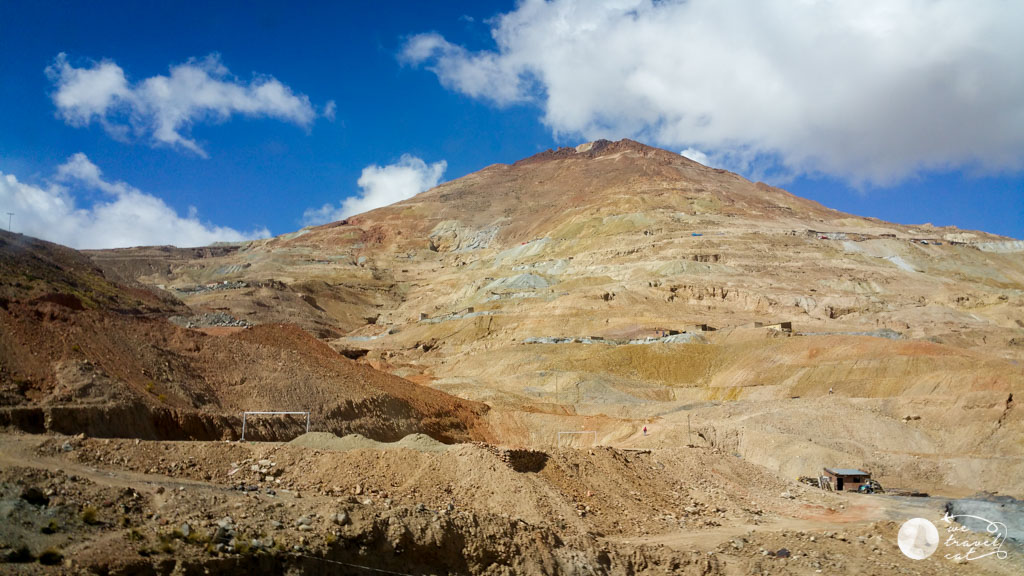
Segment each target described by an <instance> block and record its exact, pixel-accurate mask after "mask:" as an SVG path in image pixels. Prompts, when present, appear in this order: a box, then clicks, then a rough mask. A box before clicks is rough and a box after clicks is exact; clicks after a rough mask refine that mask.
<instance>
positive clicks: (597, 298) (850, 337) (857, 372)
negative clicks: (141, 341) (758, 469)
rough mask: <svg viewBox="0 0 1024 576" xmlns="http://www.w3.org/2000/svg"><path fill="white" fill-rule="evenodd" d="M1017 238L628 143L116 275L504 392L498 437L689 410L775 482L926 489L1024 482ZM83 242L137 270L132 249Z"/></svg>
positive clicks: (666, 433)
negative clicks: (878, 211) (855, 471)
mask: <svg viewBox="0 0 1024 576" xmlns="http://www.w3.org/2000/svg"><path fill="white" fill-rule="evenodd" d="M1022 251H1024V246H1022V245H1021V244H1020V243H1019V242H1015V241H1012V240H1011V239H1007V238H1000V237H997V236H993V235H989V234H986V233H983V232H965V231H962V230H958V229H956V228H952V227H950V228H935V227H932V226H930V225H921V226H905V225H897V224H891V223H887V222H883V221H880V220H877V219H872V218H864V217H858V216H852V215H849V214H844V213H841V212H837V211H834V210H830V209H827V208H825V207H822V206H821V205H819V204H817V203H814V202H811V201H808V200H805V199H801V198H798V197H795V196H793V195H791V194H789V193H787V192H785V191H783V190H780V189H777V188H773V187H770V186H766V185H764V184H761V183H751V182H749V181H747V180H745V179H743V178H741V177H739V176H737V175H735V174H731V173H728V172H725V171H722V170H715V169H711V168H707V167H704V166H701V165H699V164H697V163H694V162H692V161H689V160H687V159H686V158H683V157H681V156H679V155H678V154H674V153H671V152H667V151H664V150H658V149H655V148H650V147H647V146H644V145H642V144H638V143H636V142H632V141H628V140H623V141H620V142H606V141H599V142H594V143H588V144H584V145H581V146H579V147H577V148H575V149H573V148H564V149H559V150H555V151H549V152H545V153H542V154H538V155H537V156H534V157H531V158H528V159H526V160H523V161H520V162H517V163H516V164H513V165H495V166H491V167H488V168H486V169H484V170H481V171H480V172H477V173H474V174H470V175H468V176H466V177H464V178H460V179H458V180H454V181H452V182H448V183H445V184H443V185H441V186H438V187H437V188H435V189H432V190H430V191H427V192H425V193H423V194H420V195H418V196H416V197H414V198H412V199H410V200H407V201H404V202H400V203H398V204H395V205H392V206H388V207H385V208H381V209H378V210H374V211H372V212H369V213H366V214H361V215H358V216H355V217H352V218H350V219H348V220H347V221H342V222H336V223H333V224H329V225H326V226H321V227H316V228H309V229H304V230H301V231H299V232H296V233H294V234H288V235H284V236H280V237H277V238H274V239H270V240H266V241H259V242H251V243H247V244H244V245H241V246H238V247H237V250H231V251H229V252H228V251H226V252H225V253H223V254H219V253H213V252H211V253H209V254H202V255H201V256H203V257H202V258H192V259H187V260H186V261H183V262H179V263H172V265H170V266H169V267H161V266H151V267H150V271H145V273H140V274H137V275H135V276H133V277H135V278H137V279H138V280H140V281H143V282H147V283H151V284H159V285H165V286H168V287H169V288H171V289H172V290H173V289H177V290H178V292H176V294H178V295H179V296H180V297H181V298H182V299H183V300H184V301H185V302H186V303H187V304H189V305H190V306H192V307H193V308H194V309H195V311H196V312H197V313H198V312H204V311H206V312H209V311H217V310H220V311H225V312H231V313H233V314H234V315H235V316H237V317H239V318H241V319H244V320H246V321H248V322H252V323H261V322H268V321H269V322H276V321H279V317H278V315H279V314H281V311H282V310H285V311H287V314H288V315H289V316H291V317H293V318H294V319H295V322H296V323H298V324H299V325H300V326H302V327H303V328H305V329H307V330H308V331H310V332H312V333H314V334H317V335H319V336H320V337H322V338H326V339H328V340H329V341H330V343H331V345H332V346H333V347H335V348H336V349H339V350H342V351H344V352H345V353H346V354H348V355H350V356H352V357H360V356H362V359H363V361H365V362H369V363H370V364H372V365H374V366H376V367H378V368H382V369H384V370H387V371H389V372H391V373H393V374H396V375H400V376H404V377H407V378H410V379H412V380H414V381H417V382H421V383H429V384H430V385H431V386H433V387H435V388H438V389H441V390H444V391H447V392H450V393H453V394H456V395H458V396H461V397H464V398H468V399H474V400H481V401H485V402H487V403H488V404H490V405H492V406H494V407H496V408H498V410H497V411H492V413H491V415H490V416H489V421H490V423H491V425H492V426H493V427H494V430H495V434H496V436H497V437H500V438H502V439H504V440H505V441H507V442H510V443H524V444H529V445H533V446H550V445H554V444H557V443H558V441H559V439H558V434H557V433H558V432H559V431H566V430H579V429H580V428H581V427H583V428H585V429H587V430H594V431H595V432H597V440H598V442H603V443H614V444H619V445H631V444H635V443H640V444H642V443H652V442H653V443H657V442H667V443H680V442H683V443H685V442H688V441H689V439H690V438H691V437H692V427H691V426H688V425H687V421H688V420H690V421H693V422H699V423H700V425H701V426H704V427H706V428H709V429H710V428H711V427H713V428H714V429H715V430H716V431H718V432H720V434H719V436H720V437H721V438H730V439H731V440H730V442H733V444H735V446H733V447H738V448H740V449H739V450H737V452H740V453H742V452H743V450H742V448H743V446H750V447H751V449H750V450H749V451H748V452H747V453H746V456H747V457H749V458H751V459H755V460H756V461H758V462H760V463H763V464H765V465H768V466H769V467H771V468H774V469H776V470H779V471H782V472H784V473H786V474H787V475H791V474H816V473H817V472H819V471H820V468H821V467H822V466H824V465H839V464H843V465H849V466H869V465H873V466H876V468H878V469H879V470H880V471H881V474H882V476H883V480H889V479H892V480H893V481H898V482H900V483H903V482H905V480H900V479H901V478H905V477H906V475H912V476H913V477H915V478H918V477H919V476H920V471H921V470H933V469H934V470H936V471H937V474H938V479H937V480H936V481H935V486H936V487H937V488H940V489H942V488H946V489H950V490H965V489H968V487H974V488H987V489H994V490H1003V491H1009V492H1013V493H1016V494H1022V493H1024V484H1022V483H1021V482H1022V481H1021V480H1020V478H1022V477H1024V474H1020V472H1021V471H1024V464H1022V462H1024V461H1022V456H1024V444H1022V441H1021V438H1022V437H1024V434H1022V432H1024V428H1022V426H1024V425H1022V422H1021V418H1020V416H1019V409H1017V408H1015V405H1014V402H1013V400H1012V398H1013V395H1016V396H1017V397H1018V398H1020V394H1021V393H1024V390H1022V388H1024V368H1022V365H1021V364H1020V362H1021V361H1022V360H1024V346H1022V344H1024V256H1022V254H1024V252H1022ZM91 255H92V257H93V258H94V260H95V261H96V262H97V263H99V264H100V265H101V266H102V267H104V268H105V269H118V270H129V269H130V268H131V267H135V269H138V270H143V268H142V267H141V266H139V263H138V261H137V259H138V258H141V257H142V256H143V255H140V254H139V253H138V252H137V251H136V252H133V251H117V252H114V251H105V252H97V253H92V254H91ZM225 282H226V283H225ZM267 286H273V288H267ZM268 290H270V291H269V292H268ZM275 298H276V299H275ZM785 322H789V323H791V325H785V324H780V323H785ZM757 323H761V324H764V325H763V326H759V325H758V324H757ZM773 325H774V327H773ZM712 329H713V330H712ZM675 332H679V334H674V333H675ZM334 333H337V334H338V335H339V336H340V337H335V334H334ZM363 354H365V356H363ZM830 390H831V391H832V392H833V394H831V395H830V394H829V391H830ZM796 397H799V398H796ZM758 414H759V415H760V416H758V419H757V427H756V429H755V428H753V427H751V426H748V425H747V424H745V423H744V422H745V420H746V419H747V418H748V417H754V415H758ZM688 417H689V418H688ZM918 417H919V418H918ZM644 423H648V424H651V425H652V426H653V427H654V428H655V429H657V430H659V434H658V435H657V436H655V437H653V438H652V437H647V438H644V437H641V436H639V434H638V432H639V429H640V428H641V427H642V426H643V424H644ZM837 423H841V424H837ZM954 429H955V432H951V430H954ZM882 431H884V434H883V433H882ZM908 439H913V440H908ZM766 442H776V443H785V444H786V445H787V446H790V447H791V448H786V449H785V450H783V449H781V448H779V447H778V446H776V447H775V448H773V449H772V450H773V451H771V452H769V451H768V450H766V449H765V447H766V446H770V445H771V444H766ZM922 460H924V461H926V462H925V463H924V464H922ZM958 462H968V464H964V465H960V464H958ZM964 470H977V471H979V473H977V474H970V473H966V472H964ZM982 472H983V473H982ZM979 478H981V479H980V480H979Z"/></svg>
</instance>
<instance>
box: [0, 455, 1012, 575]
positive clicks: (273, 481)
mask: <svg viewBox="0 0 1024 576" xmlns="http://www.w3.org/2000/svg"><path fill="white" fill-rule="evenodd" d="M342 440H343V442H342V443H341V444H336V445H335V446H336V447H343V446H363V447H359V448H355V449H345V450H322V449H316V448H310V447H307V446H304V444H311V443H312V444H314V445H315V444H316V443H317V442H321V443H322V442H323V441H324V438H322V437H321V438H320V439H319V440H317V439H316V438H313V439H302V438H300V439H299V440H297V441H296V442H293V443H291V444H281V443H237V442H212V443H211V442H154V441H136V440H114V439H91V438H84V437H81V436H79V437H47V436H24V435H4V436H3V437H2V442H0V515H2V516H3V518H4V520H5V521H4V522H3V524H2V527H0V536H2V537H0V542H2V543H3V544H2V545H0V546H2V549H0V555H2V556H0V558H2V559H3V561H4V563H3V564H0V568H2V571H3V572H4V573H12V574H36V573H39V574H46V573H53V574H56V573H67V572H72V573H95V574H137V573H157V574H171V573H174V574H193V573H194V574H199V573H206V574H243V573H253V572H257V571H259V572H263V573H294V574H300V573H301V574H308V573H325V574H328V573H330V574H335V573H352V574H358V573H363V572H365V571H366V570H368V569H370V568H373V569H378V570H388V571H392V572H395V573H401V574H554V573H560V574H605V573H612V574H627V573H631V574H814V573H847V574H869V573H870V574H881V573H893V574H1014V573H1019V572H1018V571H1019V570H1020V569H1021V567H1022V566H1024V564H1022V562H1021V560H1022V559H1024V556H1022V555H1021V554H1020V551H1017V550H1014V549H1011V550H1012V552H1011V556H1010V558H1008V559H1007V560H996V559H993V558H989V559H982V560H977V561H975V562H973V563H956V562H953V561H950V560H946V559H943V558H941V557H939V556H938V555H936V556H935V557H932V558H931V559H928V560H923V561H914V560H911V559H909V558H907V557H906V556H904V555H903V554H902V553H901V552H900V551H899V549H898V548H897V546H896V539H895V535H896V532H897V531H898V530H899V526H900V524H901V523H902V522H903V521H904V520H905V519H908V518H910V517H912V516H918V515H923V516H925V517H933V518H934V519H935V520H936V521H938V518H941V508H940V505H939V503H937V502H931V501H923V502H914V501H910V500H905V499H896V498H886V497H880V496H865V495H857V494H852V495H844V494H834V493H826V492H822V491H820V490H817V489H813V488H809V487H807V486H804V485H800V484H796V483H794V482H787V481H784V480H782V479H778V478H775V477H773V476H772V475H771V474H764V473H759V472H758V471H756V470H755V469H754V468H756V467H755V466H753V465H751V464H748V463H746V462H744V461H743V460H742V459H737V458H736V457H734V456H731V455H725V454H722V453H720V452H718V451H715V450H712V449H704V448H680V449H654V450H650V451H646V450H632V451H631V450H619V449H613V448H608V447H595V448H593V449H585V450H578V449H563V450H556V451H553V452H550V453H541V452H531V453H530V454H529V456H527V454H526V451H523V452H522V453H519V452H515V451H512V452H511V454H510V451H508V450H507V449H502V448H498V447H493V446H490V445H483V444H460V445H451V446H447V447H444V448H441V449H439V448H438V446H436V445H434V443H432V442H430V441H424V440H410V441H408V442H407V443H405V445H403V446H402V447H387V446H381V447H379V448H380V449H377V448H369V447H366V446H367V445H366V444H365V442H372V441H368V440H365V439H364V440H358V439H351V440H346V439H342ZM361 442H362V444H360V443H361Z"/></svg>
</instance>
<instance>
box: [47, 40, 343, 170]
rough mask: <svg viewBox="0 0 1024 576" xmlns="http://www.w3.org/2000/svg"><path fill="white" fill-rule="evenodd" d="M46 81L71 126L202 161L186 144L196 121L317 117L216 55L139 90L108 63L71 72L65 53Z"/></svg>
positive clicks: (297, 97)
mask: <svg viewBox="0 0 1024 576" xmlns="http://www.w3.org/2000/svg"><path fill="white" fill-rule="evenodd" d="M46 74H47V76H48V77H49V78H50V80H51V81H52V82H53V83H54V85H55V87H56V90H55V91H54V92H53V94H52V97H53V103H54V104H55V105H56V106H57V113H58V115H59V116H60V117H61V118H63V119H64V121H65V122H67V123H68V124H69V125H71V126H78V127H81V126H87V125H89V124H90V123H92V122H93V121H96V122H98V123H99V124H101V125H102V126H103V127H104V129H106V130H107V132H108V133H109V134H110V135H111V136H113V137H115V138H118V139H122V140H123V139H127V138H128V137H129V136H131V135H134V136H137V137H145V138H149V139H151V140H152V142H153V143H157V144H165V145H170V146H180V147H182V148H185V149H188V150H191V151H192V152H195V153H196V154H199V155H200V156H204V157H205V156H206V153H205V152H204V151H203V149H202V148H201V147H200V146H199V144H197V143H196V142H195V140H193V139H191V138H189V137H188V132H189V128H191V126H192V125H193V124H195V123H197V122H203V121H216V122H223V121H226V120H227V119H228V118H230V117H231V116H232V115H233V114H241V115H244V116H256V117H268V118H275V119H278V120H284V121H286V122H292V123H294V124H298V125H299V126H304V127H308V126H309V125H310V124H312V123H313V121H314V120H315V119H316V116H317V114H316V112H315V110H314V108H313V106H312V104H310V101H309V97H307V96H305V95H303V94H295V93H293V92H292V90H291V88H289V87H287V86H285V85H284V84H282V83H281V82H279V81H278V80H276V79H274V78H272V77H270V76H256V77H254V78H253V80H252V81H251V82H248V83H243V82H240V81H239V80H238V79H237V78H235V77H233V76H231V75H230V73H229V72H228V69H227V68H226V67H225V66H224V65H223V64H222V63H221V61H220V57H219V56H218V55H216V54H211V55H210V56H207V57H206V58H203V59H201V60H197V59H194V58H193V59H190V60H189V61H187V62H185V63H184V64H178V65H175V66H171V69H170V74H169V75H168V76H153V77H151V78H147V79H145V80H143V81H141V82H138V83H136V84H131V83H130V82H129V81H128V80H127V78H126V77H125V74H124V70H122V69H121V67H120V66H118V65H117V64H115V63H114V62H112V61H110V60H103V61H102V62H94V63H92V65H91V66H89V67H85V68H75V67H74V66H72V65H71V64H69V63H68V59H67V57H66V56H65V55H64V54H63V53H61V54H58V55H57V58H56V59H55V60H54V63H53V64H52V65H51V66H49V67H48V68H47V69H46ZM333 114H334V105H333V102H329V103H328V104H327V105H326V107H325V115H330V116H333Z"/></svg>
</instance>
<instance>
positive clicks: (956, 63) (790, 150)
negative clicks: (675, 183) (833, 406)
mask: <svg viewBox="0 0 1024 576" xmlns="http://www.w3.org/2000/svg"><path fill="white" fill-rule="evenodd" d="M211 4H212V3H211ZM621 4H622V3H619V4H618V5H614V6H613V5H605V4H603V3H598V2H573V1H572V0H558V1H555V2H551V3H546V2H540V1H539V0H538V1H533V2H525V3H522V4H516V3H514V2H454V1H452V2H429V3H428V2H397V3H391V4H388V5H385V4H383V3H377V2H373V3H371V2H352V3H339V2H324V3H322V4H321V5H319V6H314V7H304V8H297V7H292V6H285V5H282V4H281V3H265V4H262V3H252V2H246V3H241V2H239V3H216V4H215V5H212V6H206V5H204V6H202V7H199V6H198V5H196V6H190V5H186V4H183V3H171V2H153V3H142V2H124V3H116V2H105V3H102V4H97V3H87V2H55V1H54V2H49V1H42V2H21V3H10V2H7V3H3V4H0V38H3V46H4V48H3V50H2V51H0V87H2V89H0V173H2V175H0V212H4V213H5V212H14V213H15V215H14V216H13V218H12V221H13V228H14V230H15V231H22V232H25V233H30V234H33V235H37V236H42V237H46V238H48V239H51V240H54V241H58V242H61V243H65V244H70V245H74V246H77V247H108V246H116V245H133V244H162V243H173V244H178V245H190V244H192V245H194V244H204V243H207V242H210V241H215V240H234V239H240V238H245V237H252V236H254V235H256V236H258V235H266V234H281V233H286V232H290V231H293V230H296V229H298V228H300V227H302V226H303V225H305V224H308V223H316V222H323V221H328V220H330V219H333V218H337V217H340V216H342V215H344V214H346V213H350V212H352V211H361V210H363V209H366V208H369V207H372V206H373V205H375V204H378V203H379V202H382V201H393V200H397V199H400V198H401V197H405V196H408V195H409V194H412V193H415V192H417V191H419V190H420V189H423V188H425V187H428V186H430V185H433V184H436V183H437V182H440V181H446V180H451V179H454V178H458V177H460V176H463V175H465V174H468V173H470V172H473V171H476V170H479V169H481V168H483V167H484V166H487V165H489V164H493V163H497V162H513V161H515V160H518V159H520V158H523V157H525V156H529V155H531V154H534V153H536V152H538V151H541V150H544V149H547V148H551V147H556V146H560V145H575V144H577V143H579V142H582V141H586V140H591V139H595V138H598V137H605V138H611V139H617V138H623V137H630V138H635V139H638V140H641V141H644V142H647V143H649V144H652V145H658V146H661V147H664V148H667V149H669V150H673V151H677V152H683V151H686V152H687V155H689V156H691V157H696V158H699V159H701V160H703V161H705V162H707V163H710V164H714V165H716V166H721V167H725V168H728V169H732V170H735V171H738V172H740V173H742V174H743V175H745V176H747V177H749V178H751V179H755V180H757V179H760V180H766V181H769V182H772V183H775V184H778V185H781V186H782V187H784V188H786V189H788V190H790V191H792V192H793V193H795V194H798V195H801V196H805V197H808V198H812V199H814V200H817V201H819V202H821V203H823V204H825V205H827V206H829V207H832V208H836V209H840V210H844V211H849V212H853V213H855V214H860V215H865V216H874V217H878V218H882V219H885V220H891V221H896V222H900V223H924V222H932V223H934V224H936V225H947V224H955V225H957V226H959V227H961V228H969V229H981V230H985V231H988V232H993V233H998V234H1003V235H1007V236H1012V237H1016V238H1024V216H1022V215H1024V173H1022V171H1021V169H1022V167H1024V73H1022V72H1020V71H1019V70H1018V68H1019V62H1020V61H1022V58H1021V57H1022V56H1024V43H1022V42H1021V41H1020V40H1019V39H1018V38H1017V34H1016V31H1015V30H1013V26H1012V22H1020V21H1022V20H1021V18H1020V17H1021V16H1024V14H1020V13H1019V12H1021V8H1019V7H1018V6H1017V5H1015V4H1009V3H1007V4H1002V3H991V4H990V5H985V6H988V7H986V8H978V7H977V5H976V4H972V3H969V2H959V3H958V2H945V3H931V4H928V3H920V2H906V3H900V2H878V3H877V4H873V3H871V2H867V3H865V4H863V5H858V6H857V7H854V6H852V5H851V8H850V9H846V8H845V7H842V6H838V7H837V6H835V5H834V4H835V3H810V4H807V5H804V6H802V7H801V8H800V9H797V8H794V7H793V5H792V4H790V3H785V2H772V1H768V2H761V3H742V2H710V1H709V0H693V1H692V2H687V3H673V2H663V3H656V4H655V3H650V2H647V1H645V0H636V2H635V3H634V5H632V6H626V7H625V8H622V6H621ZM839 4H843V3H839ZM936 6H938V7H937V8H936ZM1009 12H1018V13H1017V14H1011V13H1009ZM1014 63H1016V65H1014ZM172 69H174V70H175V72H172ZM176 82H178V83H176ZM360 198H361V199H360ZM346 199H348V202H347V203H346ZM0 216H6V214H0ZM2 220H4V221H3V224H4V225H6V224H7V222H6V220H7V219H6V218H3V219H2Z"/></svg>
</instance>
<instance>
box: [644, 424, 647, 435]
mask: <svg viewBox="0 0 1024 576" xmlns="http://www.w3.org/2000/svg"><path fill="white" fill-rule="evenodd" d="M644 436H647V426H644Z"/></svg>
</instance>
